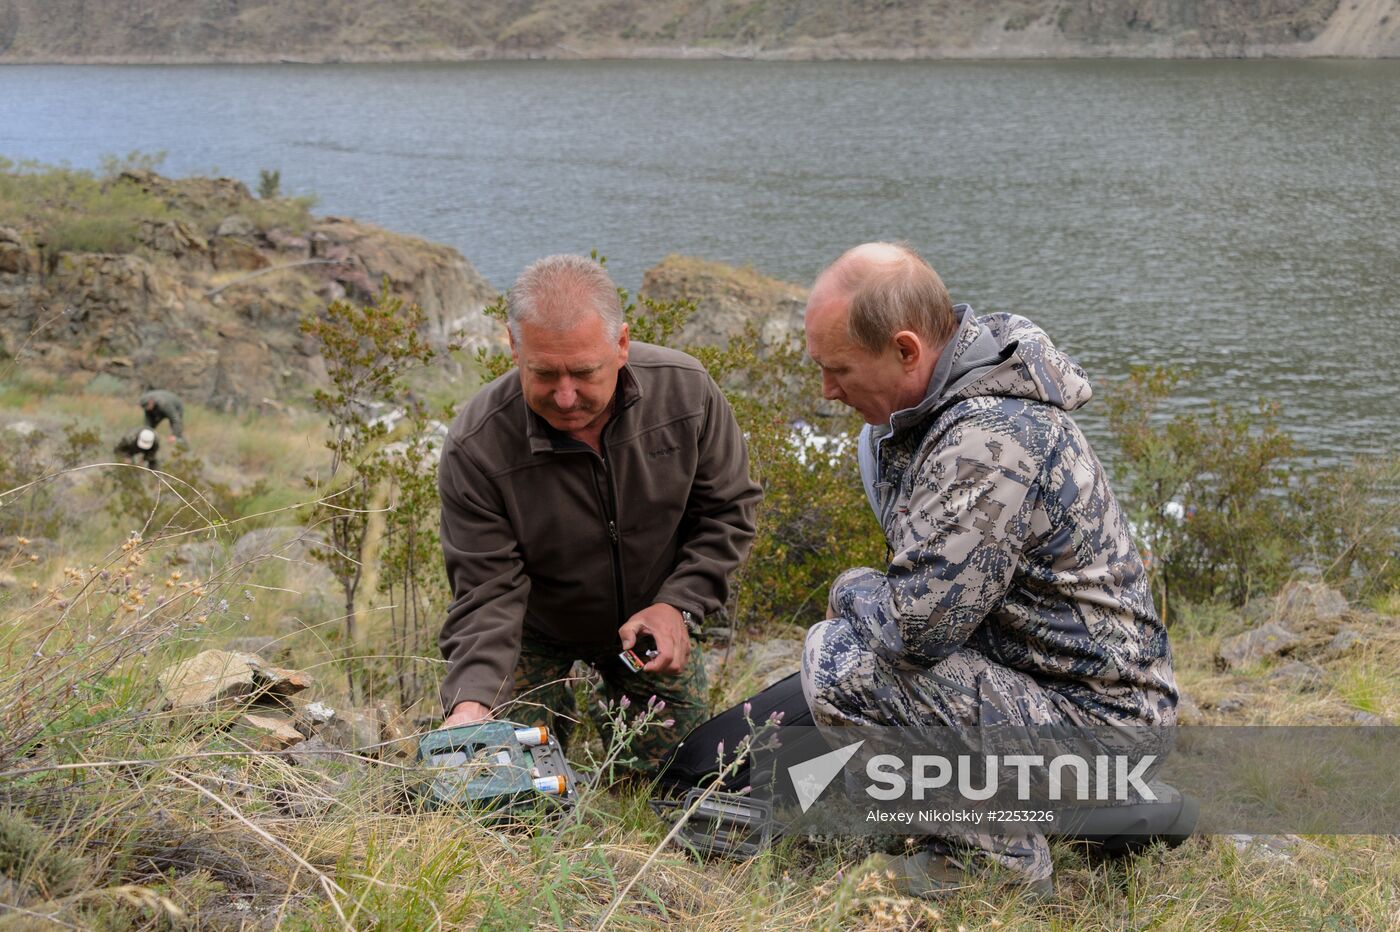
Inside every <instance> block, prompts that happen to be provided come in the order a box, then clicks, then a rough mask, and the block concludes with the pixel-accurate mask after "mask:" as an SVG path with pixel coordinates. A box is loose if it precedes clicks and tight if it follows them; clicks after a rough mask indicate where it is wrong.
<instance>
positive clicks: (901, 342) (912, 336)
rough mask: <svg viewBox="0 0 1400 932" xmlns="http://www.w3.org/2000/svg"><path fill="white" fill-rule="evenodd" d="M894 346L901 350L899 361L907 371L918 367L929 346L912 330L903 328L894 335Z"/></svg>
mask: <svg viewBox="0 0 1400 932" xmlns="http://www.w3.org/2000/svg"><path fill="white" fill-rule="evenodd" d="M894 346H895V349H896V350H897V351H898V352H899V363H900V365H901V366H903V367H904V369H905V370H906V371H908V370H911V369H917V368H918V367H919V363H921V362H923V360H924V354H925V353H927V352H928V348H927V347H925V346H924V341H923V340H921V339H920V338H919V335H918V334H917V333H915V332H914V331H912V330H901V331H899V332H898V333H896V334H895V335H894Z"/></svg>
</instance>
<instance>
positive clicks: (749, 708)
mask: <svg viewBox="0 0 1400 932" xmlns="http://www.w3.org/2000/svg"><path fill="white" fill-rule="evenodd" d="M752 714H753V703H752V702H745V703H744V718H748V717H749V716H750V715H752Z"/></svg>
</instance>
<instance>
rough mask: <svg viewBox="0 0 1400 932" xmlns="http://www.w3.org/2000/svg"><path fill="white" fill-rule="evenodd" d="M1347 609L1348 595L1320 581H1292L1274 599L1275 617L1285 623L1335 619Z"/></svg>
mask: <svg viewBox="0 0 1400 932" xmlns="http://www.w3.org/2000/svg"><path fill="white" fill-rule="evenodd" d="M1346 610H1347V600H1346V596H1344V595H1342V594H1341V593H1340V592H1338V591H1337V590H1336V589H1333V588H1331V587H1330V586H1327V585H1325V584H1324V583H1320V582H1291V583H1289V584H1288V585H1286V586H1284V587H1283V591H1281V592H1280V593H1279V594H1278V597H1277V598H1276V599H1275V600H1274V618H1275V619H1277V620H1278V621H1281V622H1283V623H1284V624H1288V623H1289V622H1305V621H1313V620H1316V621H1335V620H1337V619H1339V618H1341V617H1342V615H1343V614H1344V613H1345V612H1346Z"/></svg>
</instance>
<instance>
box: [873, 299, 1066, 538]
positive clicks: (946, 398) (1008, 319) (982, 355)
mask: <svg viewBox="0 0 1400 932" xmlns="http://www.w3.org/2000/svg"><path fill="white" fill-rule="evenodd" d="M953 313H955V314H956V315H957V316H958V329H957V331H956V332H954V334H953V336H952V338H951V339H950V340H949V341H948V343H947V346H946V347H945V348H944V351H943V354H942V355H941V356H939V358H938V365H936V366H935V367H934V370H933V375H932V376H930V377H929V383H928V391H927V392H926V393H925V394H924V400H923V401H921V402H919V403H918V404H917V405H915V406H914V407H912V408H905V409H903V410H902V411H896V412H895V413H894V414H892V415H890V421H889V423H888V424H878V425H873V426H872V425H870V424H867V425H865V426H864V427H863V428H861V432H860V439H859V441H858V443H857V444H856V453H857V460H858V462H859V465H860V475H861V482H862V484H863V485H864V486H865V494H866V497H867V498H868V499H869V500H870V507H871V509H872V510H874V512H875V514H876V516H877V518H878V516H879V514H880V508H879V505H878V498H877V495H876V491H875V483H876V477H877V474H878V472H879V468H878V465H877V463H876V458H877V447H878V446H879V444H880V441H881V440H883V439H884V438H886V437H888V436H890V435H891V434H893V433H895V432H897V431H900V430H904V429H906V428H913V427H916V426H917V425H919V424H922V423H925V422H926V421H927V420H928V419H929V418H930V417H932V416H933V415H934V414H935V413H936V412H938V411H940V410H942V409H943V408H945V407H947V406H948V405H950V404H952V403H953V402H956V401H963V400H965V399H968V398H976V397H979V396H984V397H1001V398H1027V399H1031V400H1034V401H1041V402H1044V403H1046V404H1050V405H1054V406H1055V407H1057V408H1062V409H1064V410H1065V411H1073V410H1075V409H1077V408H1081V407H1083V406H1084V405H1085V404H1086V403H1087V402H1088V401H1089V399H1090V398H1091V397H1092V396H1093V390H1092V389H1091V388H1090V386H1089V377H1088V376H1087V375H1085V373H1084V370H1083V369H1081V368H1080V367H1079V364H1078V363H1076V362H1075V361H1074V360H1073V359H1071V358H1070V357H1069V356H1068V355H1067V354H1065V353H1063V352H1061V351H1060V350H1058V349H1056V348H1055V344H1053V343H1051V342H1050V337H1049V336H1047V335H1046V333H1045V331H1044V330H1041V329H1040V328H1039V327H1037V326H1036V325H1035V324H1033V323H1031V322H1030V321H1029V320H1027V319H1026V318H1024V317H1020V316H1017V315H1016V314H988V315H986V316H985V317H978V316H977V315H976V314H974V313H973V311H972V307H971V306H970V305H967V304H959V305H956V306H954V308H953Z"/></svg>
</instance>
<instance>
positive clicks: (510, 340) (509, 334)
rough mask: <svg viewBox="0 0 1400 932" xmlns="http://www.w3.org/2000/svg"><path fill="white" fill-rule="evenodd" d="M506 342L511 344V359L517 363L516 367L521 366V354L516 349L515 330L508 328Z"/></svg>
mask: <svg viewBox="0 0 1400 932" xmlns="http://www.w3.org/2000/svg"><path fill="white" fill-rule="evenodd" d="M506 342H507V343H509V344H510V361H511V362H513V363H515V366H516V368H517V369H518V368H520V354H519V353H517V352H516V350H515V331H514V330H512V329H511V328H509V327H507V328H506Z"/></svg>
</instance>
